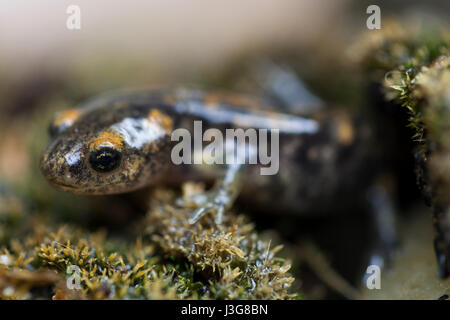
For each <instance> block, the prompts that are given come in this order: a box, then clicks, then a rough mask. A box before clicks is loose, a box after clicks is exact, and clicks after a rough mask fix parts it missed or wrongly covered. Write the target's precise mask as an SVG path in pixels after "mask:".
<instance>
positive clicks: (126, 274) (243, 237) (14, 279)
mask: <svg viewBox="0 0 450 320" xmlns="http://www.w3.org/2000/svg"><path fill="white" fill-rule="evenodd" d="M184 190H185V194H186V192H190V193H192V192H202V189H201V188H199V187H198V186H197V187H193V185H190V184H189V185H187V186H186V187H185V188H184ZM175 197H176V192H175V191H173V190H166V189H156V190H155V191H154V194H153V195H152V196H151V197H150V198H151V199H152V200H151V202H152V204H151V209H150V211H149V212H148V214H147V215H146V216H145V217H144V218H142V220H140V221H138V223H136V227H135V228H133V229H132V231H130V230H128V229H127V230H126V232H125V234H122V233H121V234H120V237H117V236H112V235H111V236H107V234H106V232H104V231H97V232H91V231H88V230H85V229H82V228H80V227H77V226H74V225H60V224H58V223H56V222H55V221H54V220H53V219H51V217H50V218H49V216H45V215H35V216H33V218H31V217H30V216H27V215H24V216H23V219H22V220H21V227H20V230H19V229H17V230H15V229H14V228H12V231H11V233H10V235H11V236H10V237H8V239H4V241H3V243H4V245H3V247H2V248H1V249H0V279H1V281H0V298H6V299H36V298H53V299H289V298H293V297H294V295H293V294H290V293H288V289H289V287H290V285H291V284H292V282H293V280H294V279H293V278H292V277H290V275H289V274H288V273H287V271H288V269H289V264H287V263H286V262H285V261H284V260H282V259H280V258H277V257H276V256H275V254H276V253H277V252H278V251H279V250H280V249H281V247H280V246H277V247H274V248H271V247H270V242H267V241H262V240H261V239H260V238H259V237H258V235H257V234H256V233H255V232H254V231H253V227H252V225H251V224H249V223H247V222H246V219H245V218H244V217H243V216H234V215H233V214H229V215H227V217H226V219H225V222H224V224H223V225H222V226H220V227H217V226H215V225H214V224H213V222H212V217H205V218H203V219H202V220H201V221H199V223H197V224H194V225H189V224H188V223H187V222H186V221H187V217H188V216H189V215H190V214H191V213H192V209H191V208H178V207H174V206H173V205H172V204H173V203H174V200H175ZM14 212H15V211H14V210H10V211H8V212H7V211H4V216H5V217H7V219H10V218H11V217H13V216H14ZM3 226H4V224H2V227H3ZM24 230H28V236H26V237H23V234H24ZM16 234H21V235H22V237H17V236H16ZM18 239H20V241H19V240H18ZM69 266H77V267H78V268H79V271H80V285H81V290H69V289H68V286H67V279H69V280H70V276H71V275H72V273H70V274H67V271H68V267H69Z"/></svg>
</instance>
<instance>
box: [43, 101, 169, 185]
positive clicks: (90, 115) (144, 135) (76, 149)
mask: <svg viewBox="0 0 450 320" xmlns="http://www.w3.org/2000/svg"><path fill="white" fill-rule="evenodd" d="M130 108H131V109H132V110H130ZM64 113H65V115H64V114H63V115H61V114H59V115H57V116H56V117H55V119H54V121H53V122H52V124H51V126H50V132H51V133H52V135H53V137H52V140H51V141H50V143H49V145H48V146H47V148H46V149H45V151H44V153H43V155H42V157H41V162H40V168H41V171H42V173H43V175H44V177H45V178H46V179H47V180H48V181H49V182H50V183H51V184H52V185H53V186H55V187H56V188H58V189H61V190H64V191H69V192H72V193H77V194H115V193H123V192H128V191H132V190H135V189H138V188H141V187H144V186H146V185H148V184H149V183H151V182H152V180H154V179H155V178H156V176H157V173H160V172H161V170H162V169H163V168H164V167H166V164H167V163H168V161H169V156H170V150H169V148H170V145H169V143H170V136H169V135H170V130H171V123H170V121H169V122H168V118H167V117H166V116H165V115H163V114H161V113H160V112H159V111H156V110H150V111H149V109H148V108H137V107H135V108H132V107H130V106H124V105H122V106H108V107H107V108H96V109H94V110H90V111H84V112H81V111H77V110H76V109H71V110H69V111H65V112H64ZM161 117H166V118H164V119H163V118H161Z"/></svg>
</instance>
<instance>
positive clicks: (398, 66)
mask: <svg viewBox="0 0 450 320" xmlns="http://www.w3.org/2000/svg"><path fill="white" fill-rule="evenodd" d="M366 39H367V40H366V41H364V44H363V45H361V44H359V45H358V46H357V48H359V49H357V50H356V52H357V53H358V54H359V56H360V63H361V65H362V66H363V69H364V70H366V71H368V72H369V74H370V75H371V80H372V81H375V82H378V83H380V84H382V88H383V91H384V94H385V97H386V99H387V100H392V101H395V102H396V103H397V104H399V105H400V106H401V107H403V108H404V110H406V112H408V114H409V124H408V126H409V127H411V128H413V132H414V133H413V136H412V139H413V140H414V141H415V142H416V145H417V146H416V150H415V155H416V160H417V161H416V162H417V165H416V173H417V176H418V182H419V187H421V189H422V190H423V191H424V194H425V196H426V197H427V198H428V199H429V200H430V202H431V203H432V205H433V211H434V223H435V229H436V233H437V237H436V241H435V247H436V251H437V253H438V260H439V261H440V267H441V275H442V276H447V275H450V197H449V194H450V28H449V27H448V26H440V27H432V28H430V27H426V26H425V24H416V25H415V26H414V27H411V26H410V25H408V24H404V25H401V24H399V23H394V22H389V23H387V26H386V28H383V30H381V31H380V32H376V33H369V34H368V35H366Z"/></svg>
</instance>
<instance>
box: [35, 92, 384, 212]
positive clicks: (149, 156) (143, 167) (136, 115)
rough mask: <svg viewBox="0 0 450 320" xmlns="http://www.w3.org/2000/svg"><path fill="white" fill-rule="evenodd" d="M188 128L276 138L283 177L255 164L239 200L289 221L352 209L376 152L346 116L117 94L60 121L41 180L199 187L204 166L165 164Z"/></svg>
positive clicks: (102, 186)
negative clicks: (195, 183)
mask: <svg viewBox="0 0 450 320" xmlns="http://www.w3.org/2000/svg"><path fill="white" fill-rule="evenodd" d="M194 120H202V121H203V124H204V129H207V128H209V127H214V128H218V129H220V130H224V129H226V128H248V127H254V128H279V129H280V172H279V173H278V174H277V175H275V176H261V175H260V174H259V168H258V166H256V165H252V166H247V167H246V170H245V174H246V176H247V178H246V180H245V181H246V183H245V188H243V190H242V192H241V193H240V197H241V198H242V199H247V200H248V201H249V202H250V203H251V204H252V205H254V206H255V207H261V208H263V209H265V210H272V209H273V208H276V209H277V210H282V211H290V212H295V213H296V214H298V213H304V212H315V211H324V210H329V209H330V208H334V209H335V210H338V209H339V207H340V206H342V208H345V207H347V206H348V205H349V203H350V204H351V203H355V201H356V200H355V198H357V197H355V196H354V194H355V192H360V191H361V190H363V189H364V188H365V187H366V186H367V185H368V184H370V183H371V176H372V175H373V172H372V171H371V170H367V169H369V168H370V166H372V164H373V162H374V161H376V156H374V155H375V154H376V153H377V151H376V150H374V148H372V145H371V144H370V143H368V141H370V140H371V139H372V132H371V131H370V128H368V127H365V126H364V125H360V126H358V127H355V126H354V123H356V121H354V120H353V119H351V118H349V117H348V116H347V115H346V114H345V113H343V112H341V113H335V114H333V113H331V114H328V115H326V116H322V117H321V116H320V115H319V116H318V117H317V121H313V120H309V119H304V118H300V117H296V116H295V115H288V114H281V113H279V112H274V109H270V107H266V106H264V103H263V102H262V101H259V100H257V99H253V98H248V97H246V96H240V95H234V94H233V95H231V94H210V93H207V94H206V93H203V92H200V91H192V90H191V91H190V90H182V89H179V90H178V89H177V90H137V91H128V92H127V91H125V92H118V93H114V94H109V95H105V96H100V97H98V98H94V99H93V100H91V101H88V102H87V103H86V104H84V105H81V106H80V107H78V108H75V109H69V110H65V111H63V112H61V113H59V114H57V115H56V116H55V119H54V121H53V122H52V125H51V128H50V131H51V132H52V133H53V137H52V139H51V141H50V143H49V145H48V147H47V148H46V150H45V151H44V153H43V156H42V158H41V165H40V166H41V171H42V173H43V175H44V176H45V177H46V179H47V180H48V181H49V182H50V183H51V184H52V185H53V186H55V187H57V188H59V189H62V190H65V191H69V192H72V193H77V194H117V193H123V192H129V191H133V190H136V189H139V188H142V187H144V186H147V185H149V184H152V183H159V182H174V181H176V183H180V182H182V181H186V180H190V179H194V180H195V179H202V180H203V179H205V177H206V176H205V174H204V172H203V171H202V168H201V166H195V165H182V166H178V167H174V165H172V163H171V160H170V150H171V147H172V145H173V144H172V142H171V140H170V134H171V132H172V130H174V129H175V128H187V129H188V130H192V124H193V121H194ZM371 159H374V160H371ZM216 177H217V176H216ZM355 177H357V178H355ZM206 178H211V177H206ZM349 194H350V195H351V197H349V196H348V195H349ZM344 195H346V196H345V197H344ZM274 199H277V200H279V201H277V202H276V203H275V202H274V201H273V200H274ZM274 204H276V205H274Z"/></svg>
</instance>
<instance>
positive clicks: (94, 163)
mask: <svg viewBox="0 0 450 320" xmlns="http://www.w3.org/2000/svg"><path fill="white" fill-rule="evenodd" d="M121 158H122V155H121V154H120V152H119V151H117V150H115V149H113V148H108V147H103V148H100V149H97V150H95V151H92V152H91V153H90V155H89V163H90V164H91V167H92V169H94V170H95V171H98V172H109V171H112V170H114V169H115V168H117V167H118V166H119V165H120V160H121Z"/></svg>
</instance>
